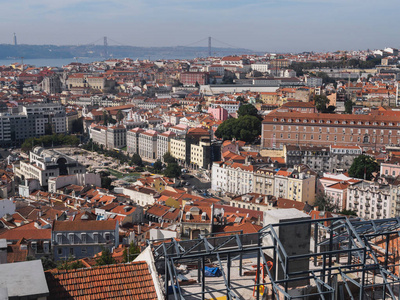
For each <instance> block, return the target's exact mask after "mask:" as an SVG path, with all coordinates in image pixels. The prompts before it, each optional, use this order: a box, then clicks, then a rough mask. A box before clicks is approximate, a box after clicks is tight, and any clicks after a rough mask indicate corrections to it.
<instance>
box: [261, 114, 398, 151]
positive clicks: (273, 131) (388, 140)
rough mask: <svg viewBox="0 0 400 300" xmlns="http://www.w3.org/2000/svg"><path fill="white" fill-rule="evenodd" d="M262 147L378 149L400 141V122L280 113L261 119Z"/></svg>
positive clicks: (374, 117)
mask: <svg viewBox="0 0 400 300" xmlns="http://www.w3.org/2000/svg"><path fill="white" fill-rule="evenodd" d="M261 134H262V147H263V148H283V146H284V145H288V144H291V145H303V146H307V145H308V146H323V147H324V146H325V147H327V146H329V145H331V144H333V145H338V146H354V145H356V146H360V147H361V148H362V149H363V150H371V149H372V150H379V149H382V148H383V147H385V146H386V145H388V144H400V121H399V120H398V119H397V118H396V117H393V116H386V115H381V114H374V115H344V114H343V115H339V114H320V113H317V114H309V113H304V114H303V113H297V112H278V111H274V112H272V113H270V114H268V115H267V116H266V117H265V118H264V121H263V122H262V130H261Z"/></svg>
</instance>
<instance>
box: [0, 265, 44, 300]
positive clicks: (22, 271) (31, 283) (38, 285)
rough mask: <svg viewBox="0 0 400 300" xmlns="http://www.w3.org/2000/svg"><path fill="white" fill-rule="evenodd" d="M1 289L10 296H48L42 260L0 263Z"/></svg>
mask: <svg viewBox="0 0 400 300" xmlns="http://www.w3.org/2000/svg"><path fill="white" fill-rule="evenodd" d="M0 289H7V291H8V297H10V298H11V297H28V296H37V297H39V296H48V295H49V289H48V287H47V282H46V278H45V277H44V271H43V266H42V262H41V261H40V260H31V261H23V262H17V263H12V264H0Z"/></svg>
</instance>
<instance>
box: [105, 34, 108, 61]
mask: <svg viewBox="0 0 400 300" xmlns="http://www.w3.org/2000/svg"><path fill="white" fill-rule="evenodd" d="M107 47H108V42H107V37H106V36H105V37H104V57H107V56H108V49H107Z"/></svg>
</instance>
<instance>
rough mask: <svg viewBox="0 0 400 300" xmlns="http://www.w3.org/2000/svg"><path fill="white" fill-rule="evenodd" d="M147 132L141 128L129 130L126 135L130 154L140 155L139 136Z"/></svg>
mask: <svg viewBox="0 0 400 300" xmlns="http://www.w3.org/2000/svg"><path fill="white" fill-rule="evenodd" d="M144 131H145V130H144V129H142V128H139V127H136V128H134V129H131V130H128V132H127V133H126V146H127V151H128V153H132V154H133V153H139V134H141V133H142V132H144Z"/></svg>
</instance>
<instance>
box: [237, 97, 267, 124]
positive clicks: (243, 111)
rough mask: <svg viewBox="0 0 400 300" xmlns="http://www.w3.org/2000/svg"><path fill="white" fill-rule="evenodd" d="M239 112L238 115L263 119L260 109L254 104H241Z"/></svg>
mask: <svg viewBox="0 0 400 300" xmlns="http://www.w3.org/2000/svg"><path fill="white" fill-rule="evenodd" d="M238 98H239V97H238ZM237 114H238V117H244V116H254V117H257V118H259V119H260V120H261V116H260V115H259V114H258V110H257V108H255V107H254V105H253V104H245V105H241V106H240V107H239V109H238V111H237Z"/></svg>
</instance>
